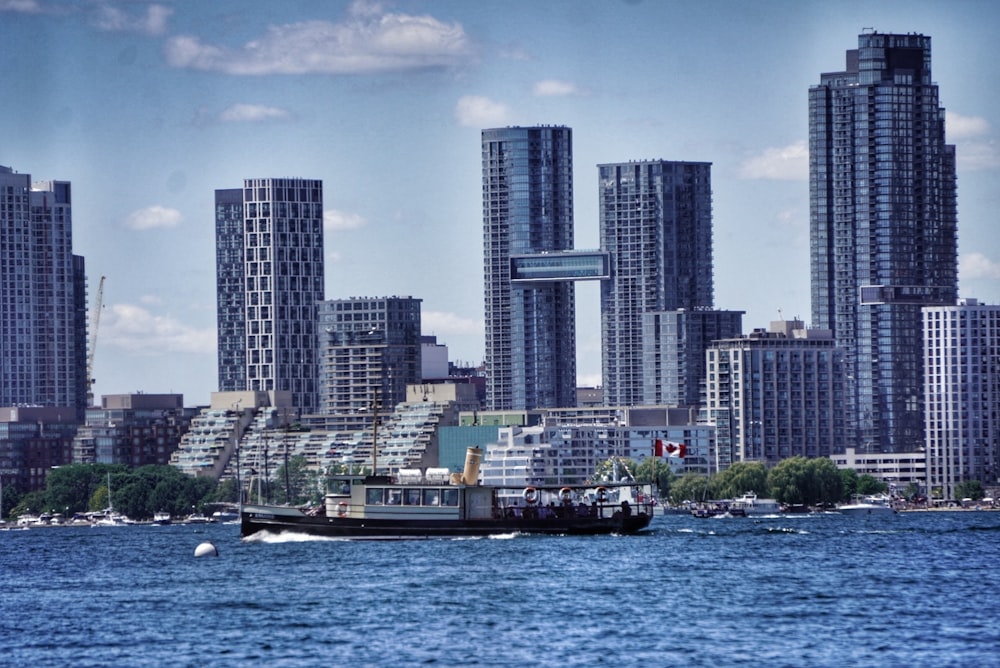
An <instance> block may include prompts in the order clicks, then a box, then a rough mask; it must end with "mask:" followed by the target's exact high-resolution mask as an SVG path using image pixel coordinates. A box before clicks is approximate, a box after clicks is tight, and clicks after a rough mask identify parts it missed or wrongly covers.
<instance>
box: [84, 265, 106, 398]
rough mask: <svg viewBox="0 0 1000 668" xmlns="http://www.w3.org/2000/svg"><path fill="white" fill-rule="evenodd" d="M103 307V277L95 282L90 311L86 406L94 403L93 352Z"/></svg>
mask: <svg viewBox="0 0 1000 668" xmlns="http://www.w3.org/2000/svg"><path fill="white" fill-rule="evenodd" d="M102 308H104V277H103V276H101V281H100V283H98V284H97V296H96V297H95V298H94V310H93V311H91V313H90V341H89V342H88V344H87V407H88V408H89V407H91V406H93V405H94V353H95V352H96V351H97V328H98V326H100V324H101V309H102Z"/></svg>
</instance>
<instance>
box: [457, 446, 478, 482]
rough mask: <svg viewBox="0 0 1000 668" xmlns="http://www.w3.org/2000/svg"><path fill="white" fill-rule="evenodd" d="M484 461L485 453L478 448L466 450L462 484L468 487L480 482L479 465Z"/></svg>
mask: <svg viewBox="0 0 1000 668" xmlns="http://www.w3.org/2000/svg"><path fill="white" fill-rule="evenodd" d="M482 461H483V451H482V449H480V448H479V447H477V446H473V447H471V448H467V449H466V450H465V471H463V472H462V482H464V483H465V484H466V485H476V484H478V482H479V464H480V463H481V462H482Z"/></svg>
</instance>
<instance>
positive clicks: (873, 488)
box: [857, 473, 889, 496]
mask: <svg viewBox="0 0 1000 668" xmlns="http://www.w3.org/2000/svg"><path fill="white" fill-rule="evenodd" d="M888 491H889V485H887V484H885V483H884V482H882V481H881V480H879V479H878V478H876V477H875V476H872V475H870V474H868V473H863V474H861V475H859V476H858V489H857V493H858V494H861V495H862V496H869V495H871V494H885V493H886V492H888Z"/></svg>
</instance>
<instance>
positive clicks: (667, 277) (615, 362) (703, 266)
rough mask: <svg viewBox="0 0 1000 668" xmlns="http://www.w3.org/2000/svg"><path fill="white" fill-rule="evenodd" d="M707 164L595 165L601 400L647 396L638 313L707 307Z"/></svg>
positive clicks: (631, 401) (610, 402)
mask: <svg viewBox="0 0 1000 668" xmlns="http://www.w3.org/2000/svg"><path fill="white" fill-rule="evenodd" d="M711 167H712V165H711V163H708V162H675V161H667V160H652V161H638V162H624V163H615V164H605V165H598V172H599V178H600V186H599V187H600V193H599V194H600V236H601V250H602V251H604V252H606V253H607V254H608V256H609V257H610V262H611V271H610V278H609V279H608V280H605V281H602V283H601V341H602V355H601V358H602V364H601V371H602V375H603V381H604V403H605V405H606V406H635V405H638V404H642V403H647V402H645V401H644V390H643V386H644V383H645V382H646V379H647V377H651V376H652V375H656V376H662V374H661V373H659V372H658V371H655V370H652V369H649V370H647V369H644V364H645V363H646V359H645V356H644V355H643V317H644V315H645V314H647V313H650V312H662V311H675V310H678V309H688V310H693V309H708V308H711V307H712V299H713V282H712V183H711ZM650 389H651V390H652V388H650ZM655 394H657V392H656V391H655V390H652V391H650V392H647V393H646V396H647V397H652V396H654V395H655Z"/></svg>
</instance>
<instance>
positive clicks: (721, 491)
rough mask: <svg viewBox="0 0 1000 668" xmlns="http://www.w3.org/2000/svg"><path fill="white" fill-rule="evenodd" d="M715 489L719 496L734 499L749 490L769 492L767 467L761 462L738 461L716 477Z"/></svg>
mask: <svg viewBox="0 0 1000 668" xmlns="http://www.w3.org/2000/svg"><path fill="white" fill-rule="evenodd" d="M714 482H715V485H714V486H715V490H716V494H717V495H718V497H719V498H722V499H734V498H736V497H738V496H743V495H744V494H746V493H747V492H759V493H760V494H761V495H762V496H767V494H768V484H767V467H765V466H764V465H763V464H762V463H760V462H736V463H735V464H733V465H732V466H730V467H729V468H727V469H726V470H725V471H722V472H721V473H719V475H718V476H717V477H716V479H715V481H714Z"/></svg>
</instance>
